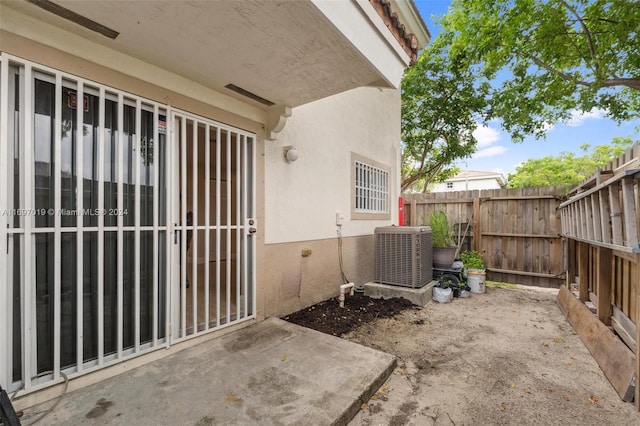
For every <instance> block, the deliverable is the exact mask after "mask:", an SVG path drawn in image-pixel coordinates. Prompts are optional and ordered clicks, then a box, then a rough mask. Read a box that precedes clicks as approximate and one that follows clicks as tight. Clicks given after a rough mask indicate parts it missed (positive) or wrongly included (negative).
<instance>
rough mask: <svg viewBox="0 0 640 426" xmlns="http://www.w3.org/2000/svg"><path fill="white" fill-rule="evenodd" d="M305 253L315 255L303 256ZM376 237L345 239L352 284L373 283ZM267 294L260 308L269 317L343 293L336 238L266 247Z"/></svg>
mask: <svg viewBox="0 0 640 426" xmlns="http://www.w3.org/2000/svg"><path fill="white" fill-rule="evenodd" d="M303 250H306V251H307V253H308V250H310V251H311V254H309V255H308V256H303ZM373 250H374V245H373V235H368V236H362V237H352V238H344V239H343V263H344V271H345V274H346V276H347V278H349V280H351V281H353V282H356V283H365V282H368V281H371V280H373V268H374V251H373ZM264 255H265V256H264V258H265V259H267V260H266V261H265V264H264V265H263V268H262V272H263V274H264V275H263V278H264V279H263V280H262V281H263V282H264V283H265V284H266V285H265V288H264V289H263V290H264V291H261V292H259V293H258V302H259V303H258V304H259V305H260V306H263V307H264V311H263V314H264V316H265V317H269V316H282V315H285V314H288V313H291V312H295V311H297V310H299V309H302V308H304V307H307V306H310V305H313V304H314V303H317V302H320V301H322V300H326V299H328V298H330V297H334V296H336V295H337V294H338V293H339V290H340V284H342V277H341V275H340V265H339V260H338V259H339V258H338V240H337V239H335V238H332V239H326V240H315V241H307V242H297V243H285V244H267V245H265V246H264Z"/></svg>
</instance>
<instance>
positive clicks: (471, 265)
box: [460, 250, 487, 293]
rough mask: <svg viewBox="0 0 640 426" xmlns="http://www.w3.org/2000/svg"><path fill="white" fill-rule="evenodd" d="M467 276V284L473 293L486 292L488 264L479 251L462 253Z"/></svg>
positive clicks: (461, 257)
mask: <svg viewBox="0 0 640 426" xmlns="http://www.w3.org/2000/svg"><path fill="white" fill-rule="evenodd" d="M460 259H461V260H462V264H463V265H464V269H465V274H466V277H467V285H468V286H469V288H470V289H471V292H472V293H484V291H485V278H486V272H485V271H486V269H487V265H486V263H484V260H483V259H482V256H481V255H480V253H478V252H477V251H474V250H471V251H465V252H464V253H461V254H460Z"/></svg>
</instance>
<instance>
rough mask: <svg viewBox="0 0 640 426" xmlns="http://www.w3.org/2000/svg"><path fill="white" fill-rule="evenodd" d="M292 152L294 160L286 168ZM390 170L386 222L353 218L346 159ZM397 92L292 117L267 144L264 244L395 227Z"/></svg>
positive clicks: (326, 102) (307, 109)
mask: <svg viewBox="0 0 640 426" xmlns="http://www.w3.org/2000/svg"><path fill="white" fill-rule="evenodd" d="M286 146H295V147H296V148H297V149H298V153H299V159H298V160H297V161H295V162H293V163H289V162H287V161H286V159H285V158H284V155H283V148H284V147H286ZM352 152H354V153H356V154H359V155H362V156H364V157H367V158H369V159H371V160H374V161H376V162H378V163H382V164H385V165H387V166H388V167H390V188H389V189H390V194H389V201H390V210H391V219H390V220H352V219H351V203H352V199H351V153H352ZM399 164H400V92H399V91H397V90H393V89H377V88H360V89H354V90H351V91H348V92H345V93H342V94H339V95H335V96H331V97H329V98H326V99H323V100H320V101H316V102H313V103H310V104H307V105H303V106H301V107H298V108H294V109H293V110H292V115H291V117H290V118H289V119H288V120H287V124H286V126H285V128H284V130H283V131H282V132H281V133H280V134H279V136H278V139H277V140H276V141H272V142H269V141H267V142H265V192H266V194H268V196H267V197H266V201H265V203H266V204H265V242H266V243H267V244H270V243H283V242H293V241H307V240H318V239H325V238H334V237H336V230H337V227H336V212H338V211H339V212H342V213H343V214H344V216H345V220H344V224H343V226H342V233H343V235H345V236H355V235H371V234H373V230H374V229H375V228H376V227H377V226H386V225H390V224H392V223H396V222H397V208H396V205H397V199H398V195H399V183H398V176H397V175H398V170H399Z"/></svg>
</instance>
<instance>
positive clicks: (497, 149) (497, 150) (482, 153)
mask: <svg viewBox="0 0 640 426" xmlns="http://www.w3.org/2000/svg"><path fill="white" fill-rule="evenodd" d="M505 152H507V148H505V147H504V146H502V145H496V146H490V147H489V148H484V149H481V150H479V151H477V152H476V153H475V154H473V157H472V158H486V157H495V156H496V155H500V154H504V153H505Z"/></svg>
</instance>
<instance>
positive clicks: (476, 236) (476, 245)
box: [473, 197, 482, 253]
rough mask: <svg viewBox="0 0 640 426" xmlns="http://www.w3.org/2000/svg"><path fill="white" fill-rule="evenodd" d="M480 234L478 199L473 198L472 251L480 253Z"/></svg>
mask: <svg viewBox="0 0 640 426" xmlns="http://www.w3.org/2000/svg"><path fill="white" fill-rule="evenodd" d="M481 235H482V233H481V232H480V197H474V198H473V250H475V251H477V252H478V253H480V250H481V247H482V244H480V243H481V241H480V239H481Z"/></svg>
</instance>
